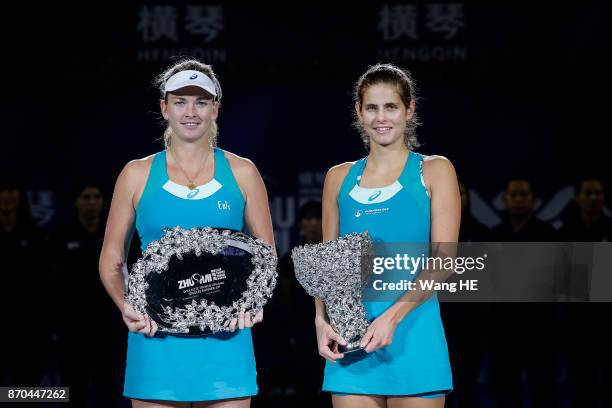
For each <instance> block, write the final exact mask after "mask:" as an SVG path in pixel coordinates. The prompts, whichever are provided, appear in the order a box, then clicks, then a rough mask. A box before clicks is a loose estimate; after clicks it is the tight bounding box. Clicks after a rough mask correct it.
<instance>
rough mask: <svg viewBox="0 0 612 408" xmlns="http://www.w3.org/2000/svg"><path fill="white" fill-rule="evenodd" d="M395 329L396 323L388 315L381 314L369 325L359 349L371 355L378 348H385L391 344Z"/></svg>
mask: <svg viewBox="0 0 612 408" xmlns="http://www.w3.org/2000/svg"><path fill="white" fill-rule="evenodd" d="M396 327H397V321H396V320H395V319H393V318H392V317H391V316H390V315H389V314H386V313H383V314H382V315H380V316H379V317H377V318H376V319H374V321H373V322H372V324H370V327H368V331H366V334H365V335H364V336H363V338H362V339H361V343H360V345H361V347H363V348H365V351H366V352H368V353H371V352H373V351H376V350H378V349H379V348H382V347H386V346H388V345H390V344H391V343H392V342H393V334H394V333H395V328H396Z"/></svg>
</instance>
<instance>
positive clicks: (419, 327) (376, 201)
mask: <svg viewBox="0 0 612 408" xmlns="http://www.w3.org/2000/svg"><path fill="white" fill-rule="evenodd" d="M366 161H367V157H365V158H363V159H361V160H359V161H357V162H355V164H353V166H352V167H351V169H350V170H349V172H348V174H347V176H346V177H345V179H344V181H343V183H342V186H341V187H340V191H339V193H338V208H339V215H340V236H344V235H346V234H349V233H352V232H364V231H368V232H369V233H370V236H371V237H372V239H373V241H374V242H375V243H416V242H421V243H423V242H429V240H430V199H429V196H428V192H427V189H426V188H425V185H424V182H423V178H422V165H423V156H422V155H420V154H419V153H416V152H412V151H411V152H410V153H409V155H408V158H407V161H406V164H405V165H404V169H403V171H402V174H401V175H400V177H399V179H398V180H396V181H395V183H393V184H391V185H389V186H386V187H383V188H363V187H361V186H360V185H359V182H360V179H361V175H362V174H363V170H364V168H365V165H366ZM400 296H401V293H400V294H398V295H397V297H398V298H399V297H400ZM364 303H365V308H366V315H367V318H368V320H370V321H372V320H373V319H374V318H376V317H378V316H380V315H381V314H382V313H383V312H384V311H385V310H387V309H388V308H389V307H390V306H391V305H392V304H393V303H394V301H392V300H391V299H384V301H366V302H364ZM452 387H453V384H452V375H451V369H450V363H449V358H448V348H447V345H446V337H445V335H444V328H443V326H442V321H441V319H440V305H439V303H438V299H437V296H435V295H434V296H432V297H430V298H429V299H428V300H426V301H425V302H423V303H422V304H421V305H419V306H418V307H417V308H416V309H414V310H413V311H411V312H410V313H409V314H408V315H407V316H406V317H405V318H404V320H402V322H401V323H400V324H399V325H398V326H397V328H396V330H395V334H394V336H393V343H392V344H391V345H389V346H387V347H383V348H381V349H378V350H376V351H375V352H373V353H370V354H366V353H364V352H355V353H349V354H345V357H344V358H342V359H340V360H337V362H336V363H335V364H334V363H330V362H327V364H326V365H325V379H324V382H323V390H325V391H331V392H333V393H336V394H370V395H396V396H399V395H403V396H422V397H428V398H431V397H437V396H441V395H445V394H447V393H448V392H450V391H451V389H452Z"/></svg>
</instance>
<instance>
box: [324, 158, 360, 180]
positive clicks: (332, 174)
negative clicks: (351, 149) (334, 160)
mask: <svg viewBox="0 0 612 408" xmlns="http://www.w3.org/2000/svg"><path fill="white" fill-rule="evenodd" d="M353 164H355V162H345V163H341V164H337V165H335V166H333V167H332V168H331V169H329V170H328V171H327V175H326V176H325V180H326V181H329V182H331V183H334V182H338V181H340V182H341V181H342V180H344V178H345V177H346V175H347V174H348V172H349V170H350V169H351V167H352V166H353Z"/></svg>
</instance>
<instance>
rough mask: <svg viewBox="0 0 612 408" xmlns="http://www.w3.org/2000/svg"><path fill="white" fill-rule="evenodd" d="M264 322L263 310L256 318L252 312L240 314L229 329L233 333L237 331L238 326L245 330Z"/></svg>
mask: <svg viewBox="0 0 612 408" xmlns="http://www.w3.org/2000/svg"><path fill="white" fill-rule="evenodd" d="M262 321H263V309H261V310H260V311H259V313H257V314H256V315H255V316H253V315H252V314H251V312H246V313H245V312H240V315H239V316H238V319H233V320H232V321H231V322H230V326H229V329H230V331H231V332H234V331H235V330H236V326H238V328H239V329H244V328H245V327H247V328H251V327H253V325H254V324H255V323H259V322H262Z"/></svg>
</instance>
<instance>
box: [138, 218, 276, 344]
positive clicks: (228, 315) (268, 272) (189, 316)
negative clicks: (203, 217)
mask: <svg viewBox="0 0 612 408" xmlns="http://www.w3.org/2000/svg"><path fill="white" fill-rule="evenodd" d="M164 232H165V233H164V236H163V237H162V238H161V239H159V240H156V241H153V242H151V243H150V244H149V245H148V246H147V248H146V249H145V251H144V252H143V255H142V257H141V258H140V259H139V260H138V261H137V262H136V263H135V264H134V266H133V267H132V272H131V273H130V276H129V280H128V291H127V295H126V302H128V303H129V304H131V305H132V306H133V307H134V309H135V310H136V311H137V312H139V313H141V314H147V315H149V316H150V317H151V319H153V320H154V321H155V322H157V324H158V327H159V330H158V331H159V332H166V333H167V334H173V335H180V336H203V335H207V334H211V333H217V332H221V331H229V325H230V322H231V321H232V319H236V318H238V315H239V314H240V312H246V311H249V312H250V313H251V314H252V315H255V314H257V313H258V312H259V311H260V310H261V309H262V308H263V306H264V305H265V304H266V302H267V301H268V300H269V299H270V298H271V296H272V293H273V290H274V287H275V286H276V278H277V272H276V265H277V257H276V253H275V251H274V249H273V248H272V247H271V246H270V245H268V244H266V243H265V242H263V241H262V240H260V239H256V238H254V237H252V236H250V235H247V234H244V233H242V232H240V231H234V230H228V229H216V228H208V227H206V228H192V229H183V228H181V227H174V228H164Z"/></svg>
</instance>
